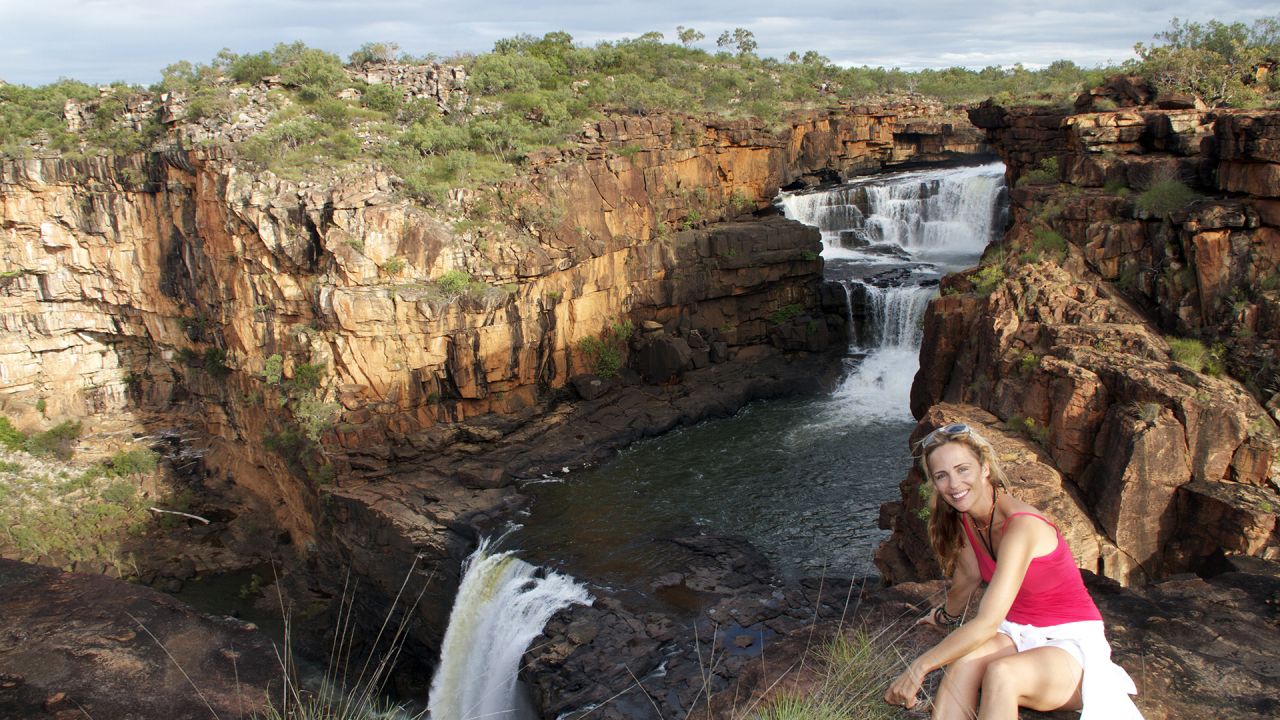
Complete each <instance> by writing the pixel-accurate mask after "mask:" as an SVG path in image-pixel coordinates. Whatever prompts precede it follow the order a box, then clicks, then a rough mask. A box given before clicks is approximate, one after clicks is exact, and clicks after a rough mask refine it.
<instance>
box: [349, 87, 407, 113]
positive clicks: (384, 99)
mask: <svg viewBox="0 0 1280 720" xmlns="http://www.w3.org/2000/svg"><path fill="white" fill-rule="evenodd" d="M402 100H403V95H401V92H400V91H399V90H397V89H396V88H394V87H392V86H390V85H384V84H378V85H370V86H368V87H366V88H365V89H364V94H363V96H362V97H361V98H360V101H361V102H362V103H364V106H365V107H367V108H369V109H370V110H378V111H380V112H385V113H394V112H395V111H396V110H399V109H400V103H401V102H402Z"/></svg>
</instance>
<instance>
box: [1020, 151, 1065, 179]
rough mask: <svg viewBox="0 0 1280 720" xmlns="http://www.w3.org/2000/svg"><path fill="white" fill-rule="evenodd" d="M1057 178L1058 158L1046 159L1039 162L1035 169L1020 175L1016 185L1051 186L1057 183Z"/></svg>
mask: <svg viewBox="0 0 1280 720" xmlns="http://www.w3.org/2000/svg"><path fill="white" fill-rule="evenodd" d="M1059 177H1060V171H1059V169H1058V158H1056V157H1047V158H1044V159H1043V160H1041V161H1040V164H1039V165H1037V166H1036V167H1035V168H1033V169H1031V170H1027V171H1026V172H1024V173H1022V177H1020V178H1018V184H1019V185H1053V184H1056V183H1057V182H1058V178H1059Z"/></svg>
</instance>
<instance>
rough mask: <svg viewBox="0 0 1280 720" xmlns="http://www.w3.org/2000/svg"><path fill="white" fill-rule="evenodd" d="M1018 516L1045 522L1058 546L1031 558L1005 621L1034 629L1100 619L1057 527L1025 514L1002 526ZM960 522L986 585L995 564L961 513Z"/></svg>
mask: <svg viewBox="0 0 1280 720" xmlns="http://www.w3.org/2000/svg"><path fill="white" fill-rule="evenodd" d="M1019 515H1030V516H1031V517H1034V518H1040V519H1041V520H1044V521H1045V522H1046V523H1049V526H1050V527H1052V528H1053V532H1054V534H1055V535H1057V536H1058V546H1057V547H1056V548H1054V549H1053V552H1050V553H1049V554H1048V555H1041V556H1040V557H1038V558H1032V560H1031V565H1030V566H1028V567H1027V575H1026V577H1024V578H1023V579H1022V587H1020V588H1018V594H1017V596H1016V597H1014V599H1013V605H1011V606H1009V614H1008V615H1007V616H1006V619H1007V620H1008V621H1009V622H1015V623H1021V624H1023V625H1035V626H1036V627H1048V626H1050V625H1061V624H1062V623H1069V622H1080V621H1082V620H1101V619H1102V615H1101V614H1099V613H1098V606H1097V605H1094V604H1093V598H1091V597H1089V591H1088V590H1086V589H1085V587H1084V580H1083V579H1082V578H1081V577H1080V570H1079V568H1077V567H1076V561H1075V558H1073V557H1072V556H1071V548H1069V547H1067V541H1066V540H1065V539H1063V537H1062V533H1060V532H1058V526H1056V525H1054V524H1053V523H1051V522H1049V521H1048V520H1046V519H1045V518H1043V517H1041V516H1040V515H1036V514H1035V513H1026V512H1020V513H1014V514H1012V515H1010V516H1009V517H1008V518H1006V519H1005V524H1008V522H1009V521H1010V520H1012V519H1013V518H1015V517H1017V516H1019ZM960 520H961V522H962V523H963V526H964V534H965V535H966V536H968V538H969V547H971V548H973V553H974V555H975V556H976V557H977V558H978V571H979V572H980V573H981V574H982V581H983V582H988V583H989V582H991V576H992V575H993V574H995V571H996V561H995V560H993V559H992V558H991V557H990V556H989V555H987V551H986V548H985V547H983V546H982V544H981V543H979V542H978V540H977V538H975V537H974V535H973V531H972V530H970V529H969V518H968V517H967V516H965V515H963V514H962V515H961V516H960Z"/></svg>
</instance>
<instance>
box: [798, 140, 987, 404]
mask: <svg viewBox="0 0 1280 720" xmlns="http://www.w3.org/2000/svg"><path fill="white" fill-rule="evenodd" d="M1004 197H1005V192H1004V166H1003V165H1002V164H1000V163H992V164H987V165H981V166H976V167H961V168H948V169H943V170H916V171H907V172H900V173H892V174H889V175H876V176H870V177H866V178H859V179H857V180H855V181H853V182H850V183H846V184H844V185H840V186H838V187H834V188H829V189H824V190H818V191H805V192H796V193H784V194H783V195H782V196H781V197H780V198H779V204H780V205H781V206H782V208H783V210H784V212H785V213H786V215H787V217H789V218H792V219H794V220H798V221H800V222H802V223H805V224H808V225H813V226H815V227H817V228H818V229H819V230H820V231H821V232H822V239H823V251H822V255H823V258H824V259H825V260H826V275H827V278H828V279H829V280H836V281H839V282H840V283H842V284H843V285H844V286H845V288H846V290H847V291H848V294H849V298H850V305H851V308H852V309H851V317H852V318H853V320H854V323H853V330H852V332H853V336H852V337H850V345H851V347H850V349H851V351H853V352H855V353H861V354H863V355H864V357H863V358H862V360H861V362H860V363H859V364H858V366H857V368H856V369H855V370H854V371H853V372H851V373H850V374H849V376H848V377H847V378H846V380H845V382H844V384H843V385H842V387H841V388H840V390H839V391H838V392H837V396H838V397H840V398H841V400H842V402H841V403H840V404H839V405H837V406H836V407H838V408H839V411H838V417H836V418H832V419H831V421H832V422H838V423H855V424H864V423H868V422H878V421H881V420H903V421H909V420H910V419H911V417H910V413H909V411H908V408H907V400H908V396H909V395H910V391H911V383H912V380H913V379H914V377H915V373H916V369H917V368H918V367H919V357H918V354H919V351H920V343H921V339H922V334H923V327H922V320H923V317H924V311H925V308H926V307H927V306H928V303H929V300H930V299H931V298H932V297H933V296H934V294H935V293H936V287H937V284H938V279H939V278H940V277H941V276H942V275H943V274H944V273H947V272H952V271H955V270H959V269H962V268H965V267H969V266H972V265H974V264H976V263H977V261H978V258H979V256H980V255H981V254H982V251H983V249H984V248H985V247H986V245H987V243H988V242H990V241H991V240H992V239H993V238H994V237H995V235H996V234H997V233H998V232H999V231H1001V230H1002V229H1003V227H1004V219H1005V213H1006V210H1005V202H1004Z"/></svg>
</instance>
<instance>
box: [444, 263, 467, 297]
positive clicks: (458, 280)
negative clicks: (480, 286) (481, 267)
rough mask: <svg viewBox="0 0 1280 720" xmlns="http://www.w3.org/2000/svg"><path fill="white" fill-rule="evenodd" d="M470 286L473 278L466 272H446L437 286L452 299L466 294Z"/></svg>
mask: <svg viewBox="0 0 1280 720" xmlns="http://www.w3.org/2000/svg"><path fill="white" fill-rule="evenodd" d="M470 284H471V276H470V275H468V274H467V272H466V271H465V270H446V271H445V272H444V274H443V275H441V276H440V277H439V279H437V280H436V285H437V286H439V288H440V289H441V290H443V291H444V292H445V294H447V295H449V296H451V297H455V296H458V295H461V294H463V293H465V292H466V291H467V286H468V285H470Z"/></svg>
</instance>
